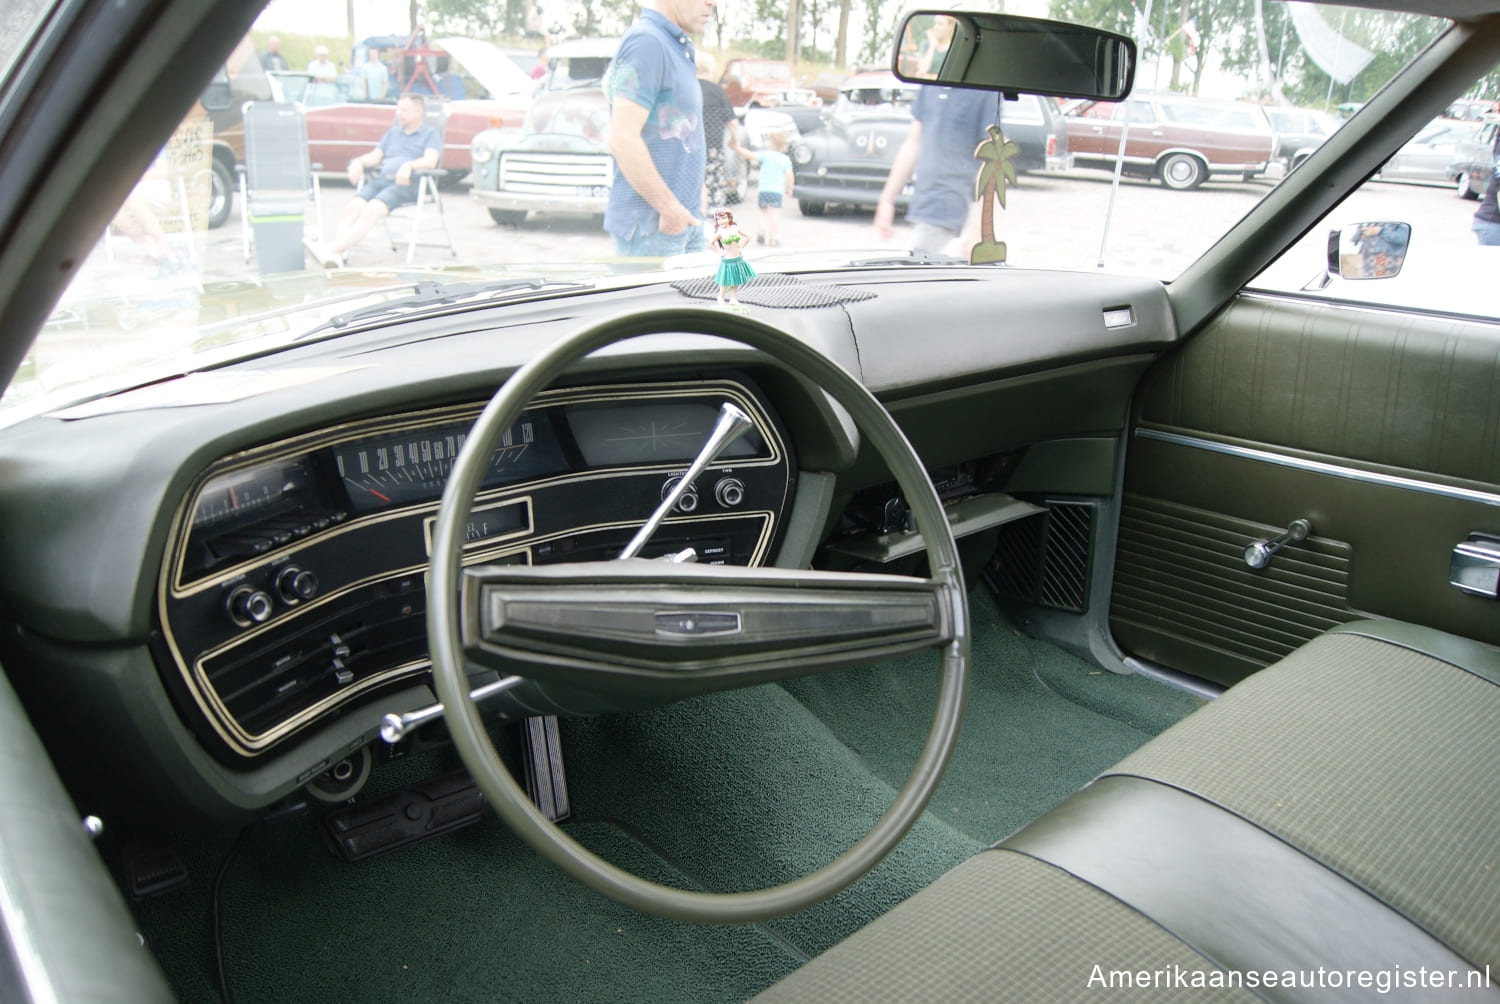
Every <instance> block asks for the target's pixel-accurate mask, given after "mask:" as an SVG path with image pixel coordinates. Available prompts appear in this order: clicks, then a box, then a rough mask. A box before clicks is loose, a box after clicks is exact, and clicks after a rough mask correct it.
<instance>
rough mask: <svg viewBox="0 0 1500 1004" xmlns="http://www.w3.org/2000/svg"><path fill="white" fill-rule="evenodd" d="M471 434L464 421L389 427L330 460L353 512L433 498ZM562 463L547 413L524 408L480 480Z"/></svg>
mask: <svg viewBox="0 0 1500 1004" xmlns="http://www.w3.org/2000/svg"><path fill="white" fill-rule="evenodd" d="M468 437H469V426H468V425H467V424H465V423H451V424H448V425H436V426H428V427H426V428H415V429H407V430H402V431H399V432H392V433H388V434H386V435H383V436H376V437H372V438H369V439H360V440H356V441H354V442H350V443H345V444H343V445H340V446H337V447H335V448H334V451H333V459H334V464H335V465H336V467H337V468H338V473H339V477H340V478H342V479H343V482H344V487H345V489H346V490H347V491H348V493H349V504H350V506H351V508H352V509H353V510H354V511H355V512H357V513H363V512H373V511H375V510H378V509H385V508H388V507H393V506H403V505H412V504H415V503H419V502H431V501H433V500H434V499H437V498H438V497H439V496H441V495H442V493H443V486H444V485H445V484H446V483H447V481H448V475H449V474H450V473H451V472H452V470H453V462H454V460H455V459H457V457H458V452H459V451H460V450H461V449H463V446H464V442H465V441H466V440H467V439H468ZM565 468H566V464H565V463H564V460H563V455H562V450H561V449H560V448H559V447H558V444H557V437H556V436H555V435H553V433H552V426H551V422H550V421H549V420H548V418H547V416H546V415H538V414H533V413H527V414H525V415H522V416H521V418H520V419H519V420H517V422H516V424H515V425H513V426H511V427H510V429H508V430H507V431H506V433H505V435H504V436H502V437H501V440H500V444H499V445H498V446H497V447H496V448H495V452H494V453H493V454H492V455H491V456H490V462H489V469H488V470H487V471H486V472H485V476H484V480H483V482H482V485H483V486H484V487H486V488H493V487H496V486H498V485H504V484H510V483H512V482H515V481H521V480H525V479H529V478H536V477H544V476H546V475H548V474H555V473H557V472H559V471H562V470H564V469H565Z"/></svg>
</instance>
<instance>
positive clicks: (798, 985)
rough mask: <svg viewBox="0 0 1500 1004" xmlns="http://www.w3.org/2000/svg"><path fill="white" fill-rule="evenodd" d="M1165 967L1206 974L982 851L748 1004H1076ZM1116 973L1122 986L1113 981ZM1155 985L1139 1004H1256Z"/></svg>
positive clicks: (1208, 966)
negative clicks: (1006, 1003)
mask: <svg viewBox="0 0 1500 1004" xmlns="http://www.w3.org/2000/svg"><path fill="white" fill-rule="evenodd" d="M1096 967H1097V968H1096ZM1173 967H1179V968H1180V969H1181V970H1184V971H1191V972H1213V971H1218V970H1217V967H1216V966H1215V965H1214V964H1213V963H1212V962H1210V961H1208V959H1206V958H1205V957H1204V956H1202V955H1200V954H1199V953H1197V952H1195V951H1194V950H1193V949H1191V948H1189V947H1188V946H1187V945H1186V944H1184V943H1183V942H1182V941H1180V940H1178V939H1177V938H1176V937H1174V936H1173V935H1172V934H1170V933H1168V932H1167V931H1166V930H1165V929H1163V928H1162V927H1160V926H1159V925H1157V924H1155V923H1153V922H1152V921H1150V920H1148V919H1147V918H1146V917H1144V916H1142V915H1141V914H1139V913H1137V912H1136V911H1135V910H1133V909H1131V908H1130V907H1128V906H1126V905H1124V904H1123V903H1121V902H1119V901H1118V900H1116V899H1114V898H1113V897H1111V896H1109V895H1106V894H1105V893H1103V892H1100V891H1099V890H1098V889H1095V888H1094V887H1093V886H1091V885H1089V884H1087V883H1086V882H1082V881H1080V880H1078V879H1076V878H1074V877H1072V876H1071V875H1069V874H1067V873H1066V872H1064V871H1061V870H1059V869H1057V868H1054V867H1053V866H1051V865H1049V864H1046V863H1044V862H1041V861H1038V860H1035V859H1034V858H1030V857H1027V856H1025V855H1022V854H1017V853H1015V852H1012V851H1009V850H992V851H985V852H983V853H981V854H978V855H976V856H975V857H972V858H970V859H969V860H968V861H965V862H964V863H963V864H961V865H959V866H958V867H957V868H955V869H953V870H952V871H950V872H949V873H948V874H947V875H944V876H943V877H942V878H940V879H938V880H937V881H936V882H934V883H933V884H932V885H930V886H928V887H927V888H926V889H924V890H922V891H921V892H919V893H917V894H916V895H915V896H913V897H912V898H911V899H909V900H907V901H906V902H905V903H903V904H901V906H899V907H898V908H896V909H895V910H893V911H891V912H890V913H887V914H886V915H885V916H883V917H881V918H879V919H878V920H876V921H874V922H873V923H871V924H870V925H869V926H868V927H866V928H864V929H863V930H861V931H859V932H858V933H857V934H855V935H854V936H853V937H851V938H849V939H847V940H845V941H843V942H841V943H840V944H838V945H835V946H834V947H833V948H831V949H829V950H828V951H826V952H824V953H823V954H822V955H820V956H818V958H817V959H815V960H814V961H813V962H811V963H809V964H808V965H806V966H803V967H802V968H801V969H799V970H797V971H796V972H794V973H792V974H791V975H790V976H788V977H786V978H785V979H784V980H782V981H781V982H779V983H777V984H776V985H775V986H772V987H771V988H770V989H768V990H766V991H765V992H764V993H762V994H761V995H760V996H758V997H756V998H755V1000H757V1001H761V1002H775V1001H817V1002H819V1004H837V1002H839V1001H849V1002H850V1004H865V1002H869V1001H943V1002H945V1004H948V1002H963V1001H974V1002H982V1004H993V1002H994V1001H997V1000H1013V1001H1027V1002H1047V1001H1068V1002H1071V1001H1077V1000H1082V999H1086V998H1087V996H1088V993H1089V990H1090V989H1091V988H1093V989H1096V990H1098V989H1105V988H1108V987H1111V986H1112V987H1116V988H1118V987H1119V986H1121V985H1122V984H1121V980H1122V979H1132V980H1133V979H1134V978H1135V974H1138V973H1139V972H1141V971H1142V970H1148V971H1152V972H1157V971H1167V972H1173V971H1175V970H1174V969H1173ZM1126 972H1128V973H1130V974H1131V975H1130V976H1128V977H1125V976H1122V974H1123V973H1126ZM1112 973H1113V974H1114V975H1113V976H1111V974H1112ZM1111 980H1113V982H1109V981H1111ZM1091 981H1092V982H1091ZM1162 982H1163V985H1158V986H1156V987H1154V988H1152V989H1151V990H1150V991H1149V992H1150V995H1151V1000H1153V1001H1173V1000H1184V1001H1239V1000H1244V1001H1252V1000H1255V999H1256V998H1255V997H1254V996H1253V995H1252V994H1250V993H1249V992H1248V991H1246V990H1243V989H1228V988H1201V987H1179V986H1172V985H1167V984H1170V983H1171V982H1172V981H1170V980H1167V981H1162Z"/></svg>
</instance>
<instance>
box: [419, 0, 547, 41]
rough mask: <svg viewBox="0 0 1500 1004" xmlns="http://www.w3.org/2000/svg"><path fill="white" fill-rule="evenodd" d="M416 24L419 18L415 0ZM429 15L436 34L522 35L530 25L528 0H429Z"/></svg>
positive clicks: (427, 1) (427, 14)
mask: <svg viewBox="0 0 1500 1004" xmlns="http://www.w3.org/2000/svg"><path fill="white" fill-rule="evenodd" d="M411 6H412V14H411V16H412V24H413V25H415V24H417V23H418V22H419V15H418V12H417V9H416V8H417V3H416V0H412V4H411ZM426 19H427V22H428V27H429V28H430V29H431V31H432V33H433V34H446V33H449V32H451V33H453V34H456V35H457V34H462V35H474V36H477V37H481V38H484V37H488V36H491V35H494V34H505V35H519V34H520V33H521V32H522V31H524V30H525V28H526V4H525V0H426Z"/></svg>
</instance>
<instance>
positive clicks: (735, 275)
mask: <svg viewBox="0 0 1500 1004" xmlns="http://www.w3.org/2000/svg"><path fill="white" fill-rule="evenodd" d="M754 278H755V269H753V268H751V267H750V263H749V262H747V261H746V260H745V259H744V258H742V257H741V256H739V255H735V256H734V257H733V258H725V259H724V260H723V261H721V262H719V271H718V272H717V273H715V274H714V281H715V282H717V283H718V284H719V285H720V286H743V285H744V284H745V283H747V282H749V281H750V280H751V279H754Z"/></svg>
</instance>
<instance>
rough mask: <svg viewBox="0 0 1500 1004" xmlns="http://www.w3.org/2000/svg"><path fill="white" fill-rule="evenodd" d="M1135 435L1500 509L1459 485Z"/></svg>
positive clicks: (1492, 498)
mask: <svg viewBox="0 0 1500 1004" xmlns="http://www.w3.org/2000/svg"><path fill="white" fill-rule="evenodd" d="M1135 434H1136V435H1137V436H1140V437H1141V438H1142V439H1154V440H1157V441H1158V442H1162V443H1171V444H1172V445H1174V446H1187V447H1190V448H1192V449H1197V450H1208V451H1209V452H1211V453H1222V454H1224V455H1226V456H1230V457H1238V458H1240V459H1242V460H1258V461H1260V462H1262V463H1267V464H1275V465H1277V466H1278V467H1291V468H1294V469H1295V470H1299V471H1310V472H1312V473H1314V474H1327V475H1330V476H1332V477H1336V478H1345V479H1347V480H1350V481H1363V482H1365V483H1366V484H1372V485H1383V486H1385V487H1387V488H1401V489H1404V490H1406V491H1412V492H1421V493H1422V494H1424V495H1437V496H1441V497H1442V498H1450V499H1458V500H1459V501H1461V502H1477V503H1479V504H1480V505H1489V506H1497V507H1500V495H1497V494H1496V493H1494V492H1481V491H1476V490H1474V489H1472V488H1459V487H1457V486H1455V485H1443V484H1437V483H1436V482H1433V481H1419V480H1417V479H1416V478H1404V477H1401V476H1399V475H1396V474H1381V473H1379V472H1378V471H1366V470H1360V469H1359V468H1357V467H1345V466H1344V465H1342V464H1330V463H1328V462H1326V461H1322V460H1307V459H1304V458H1302V457H1292V456H1288V455H1286V454H1284V453H1274V452H1272V451H1270V450H1258V449H1256V448H1254V447H1251V446H1235V445H1233V444H1230V443H1220V442H1216V441H1214V440H1212V439H1203V438H1200V437H1198V436H1185V435H1182V434H1181V433H1177V432H1163V431H1161V430H1159V429H1142V428H1137V429H1136V430H1135Z"/></svg>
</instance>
